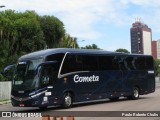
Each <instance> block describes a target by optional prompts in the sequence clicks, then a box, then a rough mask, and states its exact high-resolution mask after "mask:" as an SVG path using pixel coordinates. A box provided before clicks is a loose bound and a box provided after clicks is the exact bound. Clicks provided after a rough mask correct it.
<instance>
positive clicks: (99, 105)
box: [0, 87, 160, 120]
mask: <svg viewBox="0 0 160 120" xmlns="http://www.w3.org/2000/svg"><path fill="white" fill-rule="evenodd" d="M0 111H19V112H41V113H42V114H45V115H54V114H56V112H57V111H61V112H62V113H63V112H64V111H72V112H71V113H70V115H72V114H76V113H79V114H81V112H75V111H95V112H85V114H86V113H87V115H88V114H90V115H89V116H90V117H76V118H75V120H137V119H140V120H160V117H140V118H137V117H120V115H122V114H123V113H125V114H126V113H128V112H126V111H135V113H137V112H136V111H152V112H153V111H160V88H159V87H157V89H156V92H154V93H152V94H148V95H143V96H140V99H139V100H127V99H125V98H121V99H120V100H119V101H116V102H111V101H109V100H106V101H103V102H95V103H92V104H83V105H75V106H74V107H73V108H70V109H62V108H60V107H51V108H49V109H48V110H45V111H40V110H39V109H37V108H16V107H12V106H11V104H5V105H0ZM73 111H74V112H73ZM100 111H113V112H111V113H110V112H100ZM116 111H120V112H116ZM122 111H124V112H122ZM144 113H145V112H144ZM149 113H150V112H149ZM153 113H154V112H153ZM155 113H156V114H158V113H159V114H158V115H159V116H160V112H155ZM117 114H118V116H119V117H112V116H114V115H117ZM131 114H133V112H131ZM145 114H148V112H146V113H145ZM156 114H154V115H156ZM92 115H93V116H95V115H96V116H98V117H91V116H92ZM107 115H108V116H109V115H111V117H104V116H107ZM100 116H102V117H100ZM1 119H2V118H1ZM3 119H4V118H3ZM8 119H9V118H6V119H4V120H8ZM12 119H13V120H16V119H17V118H12ZM18 119H19V120H20V119H22V118H18ZM30 119H31V118H23V120H30ZM34 120H41V118H34Z"/></svg>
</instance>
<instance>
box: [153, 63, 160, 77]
mask: <svg viewBox="0 0 160 120" xmlns="http://www.w3.org/2000/svg"><path fill="white" fill-rule="evenodd" d="M154 68H155V76H159V77H160V60H154Z"/></svg>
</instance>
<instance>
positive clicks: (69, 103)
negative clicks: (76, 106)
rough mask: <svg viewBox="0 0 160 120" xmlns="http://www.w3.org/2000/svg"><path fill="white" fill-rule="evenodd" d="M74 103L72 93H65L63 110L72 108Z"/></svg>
mask: <svg viewBox="0 0 160 120" xmlns="http://www.w3.org/2000/svg"><path fill="white" fill-rule="evenodd" d="M72 102H73V99H72V95H71V93H69V92H68V93H65V94H64V97H63V104H62V106H63V108H70V107H72Z"/></svg>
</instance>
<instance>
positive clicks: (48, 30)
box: [0, 10, 65, 78]
mask: <svg viewBox="0 0 160 120" xmlns="http://www.w3.org/2000/svg"><path fill="white" fill-rule="evenodd" d="M64 36H65V29H64V25H63V23H62V22H61V21H60V20H59V19H58V18H56V17H54V16H40V15H38V14H37V13H36V12H35V11H25V12H16V11H14V10H6V11H1V12H0V71H2V68H3V67H4V66H6V65H7V64H13V63H16V61H17V59H18V57H19V56H21V55H24V54H27V53H30V52H33V51H37V50H41V49H45V48H46V46H47V47H48V48H53V47H57V46H58V45H60V42H61V39H62V38H63V37H64ZM59 47H60V46H59ZM1 78H2V77H1Z"/></svg>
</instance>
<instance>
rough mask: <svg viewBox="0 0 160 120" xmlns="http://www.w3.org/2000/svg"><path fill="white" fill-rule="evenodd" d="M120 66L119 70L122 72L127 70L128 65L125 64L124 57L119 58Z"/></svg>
mask: <svg viewBox="0 0 160 120" xmlns="http://www.w3.org/2000/svg"><path fill="white" fill-rule="evenodd" d="M118 64H119V68H120V70H126V69H127V68H126V64H125V58H124V56H120V57H118Z"/></svg>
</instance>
